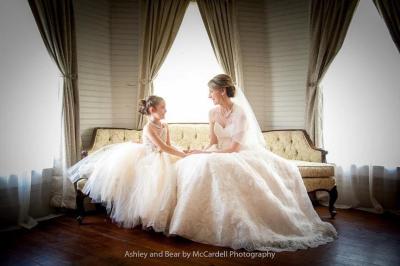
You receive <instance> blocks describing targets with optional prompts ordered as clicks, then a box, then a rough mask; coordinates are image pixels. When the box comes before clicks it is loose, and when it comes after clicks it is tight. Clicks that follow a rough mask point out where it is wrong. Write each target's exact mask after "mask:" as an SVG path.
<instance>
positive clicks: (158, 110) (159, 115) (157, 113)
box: [149, 101, 167, 120]
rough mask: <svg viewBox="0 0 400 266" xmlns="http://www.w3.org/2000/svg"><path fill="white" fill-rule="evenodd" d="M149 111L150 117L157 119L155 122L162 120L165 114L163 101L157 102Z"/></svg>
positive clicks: (165, 109)
mask: <svg viewBox="0 0 400 266" xmlns="http://www.w3.org/2000/svg"><path fill="white" fill-rule="evenodd" d="M149 111H150V115H151V116H152V117H153V118H154V119H157V120H161V119H164V118H165V113H166V112H167V108H166V105H165V101H161V102H159V103H158V104H157V105H156V106H155V107H150V109H149Z"/></svg>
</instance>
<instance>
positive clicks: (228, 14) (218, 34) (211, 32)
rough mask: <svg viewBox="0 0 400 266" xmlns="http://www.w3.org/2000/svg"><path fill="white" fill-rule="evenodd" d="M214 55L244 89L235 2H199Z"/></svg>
mask: <svg viewBox="0 0 400 266" xmlns="http://www.w3.org/2000/svg"><path fill="white" fill-rule="evenodd" d="M197 4H198V6H199V10H200V14H201V17H202V19H203V22H204V26H205V28H206V30H207V34H208V37H209V38H210V41H211V45H212V48H213V50H214V54H215V56H216V58H217V60H218V62H219V64H220V65H221V67H222V69H223V70H224V72H225V73H226V74H228V75H229V76H231V77H232V79H233V81H234V82H235V83H236V84H237V85H238V86H239V87H241V88H243V80H242V67H241V60H240V45H239V34H238V30H237V22H236V19H235V18H236V10H237V9H236V1H235V0H197Z"/></svg>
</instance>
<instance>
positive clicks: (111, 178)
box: [68, 125, 178, 233]
mask: <svg viewBox="0 0 400 266" xmlns="http://www.w3.org/2000/svg"><path fill="white" fill-rule="evenodd" d="M147 127H148V125H146V126H145V127H144V129H143V144H139V143H133V142H124V143H118V144H112V145H108V146H105V147H103V148H101V149H99V150H98V151H96V152H94V153H93V154H90V155H89V156H87V157H86V158H84V159H82V160H81V161H79V162H77V163H76V164H75V165H73V166H72V167H70V168H69V169H68V173H69V178H70V179H71V181H72V182H74V181H76V180H78V179H79V178H88V181H87V182H86V184H85V186H84V188H83V190H82V192H83V193H85V194H89V197H90V198H92V201H93V202H100V203H103V204H105V205H106V207H107V209H108V211H109V212H110V217H111V218H112V219H113V221H115V222H117V223H119V224H120V225H121V226H123V227H128V228H132V227H135V226H136V225H138V224H142V227H143V228H144V229H147V228H150V227H152V228H153V229H154V230H155V231H157V232H165V233H167V232H168V226H169V223H170V219H171V217H172V214H173V211H174V207H175V204H176V175H175V168H174V163H175V162H176V161H177V159H178V157H175V156H172V155H169V154H167V153H165V152H160V151H159V150H158V148H157V146H155V145H154V144H153V143H152V142H151V141H150V139H149V138H148V137H147V135H148V134H147ZM166 130H167V129H166V127H163V128H161V129H160V130H158V133H159V136H160V138H161V139H163V140H164V141H165V140H166Z"/></svg>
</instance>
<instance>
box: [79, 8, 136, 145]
mask: <svg viewBox="0 0 400 266" xmlns="http://www.w3.org/2000/svg"><path fill="white" fill-rule="evenodd" d="M75 10H76V21H77V27H76V28H77V49H78V76H79V80H78V82H79V90H80V92H79V96H80V112H81V136H82V146H83V148H84V149H86V148H88V146H89V145H90V140H91V136H92V132H93V129H94V128H95V127H127V128H133V127H134V126H135V125H136V121H135V113H136V106H137V105H136V102H137V100H136V91H137V72H138V69H137V67H138V59H137V58H138V39H139V33H138V32H139V25H138V24H139V6H138V1H137V0H115V1H109V0H100V1H95V0H85V1H76V2H75Z"/></svg>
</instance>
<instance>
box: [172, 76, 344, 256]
mask: <svg viewBox="0 0 400 266" xmlns="http://www.w3.org/2000/svg"><path fill="white" fill-rule="evenodd" d="M208 86H209V88H210V93H209V98H211V99H212V101H213V102H214V104H215V105H216V107H214V108H213V109H211V110H210V112H209V123H210V145H209V146H208V147H207V148H206V149H204V150H193V151H191V154H192V155H190V156H187V157H185V158H183V159H181V160H179V161H178V162H177V163H176V170H177V180H176V182H177V203H176V206H175V210H174V213H173V216H172V219H171V222H170V226H169V234H170V235H180V236H183V237H186V238H188V239H191V240H193V241H197V242H201V243H206V244H212V245H217V246H226V247H232V248H233V249H239V248H244V249H246V250H249V251H250V250H261V251H266V250H271V251H294V250H297V249H305V248H308V247H316V246H318V245H321V244H325V243H327V242H331V241H333V240H334V239H336V238H337V232H336V230H335V228H334V227H333V226H332V225H331V224H330V223H327V222H323V221H321V219H320V218H319V216H318V214H317V213H316V212H315V210H314V208H313V206H312V204H311V202H310V199H309V197H308V194H307V191H306V189H305V186H304V184H303V181H302V178H301V175H300V172H299V170H298V168H297V167H296V166H295V165H294V164H292V163H291V162H290V161H288V160H286V159H284V158H282V157H279V156H278V155H275V154H274V153H272V152H270V151H269V150H267V149H265V146H266V145H265V141H264V138H263V136H262V133H261V130H260V127H259V125H258V123H257V120H256V118H255V116H254V113H253V111H252V109H251V107H250V105H249V103H248V102H247V100H246V98H245V96H244V95H243V93H242V92H241V91H240V90H236V88H235V86H234V84H233V82H232V79H231V78H230V76H228V75H225V74H220V75H217V76H215V77H214V78H213V79H211V80H210V82H209V83H208ZM235 94H237V95H236V96H235Z"/></svg>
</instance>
